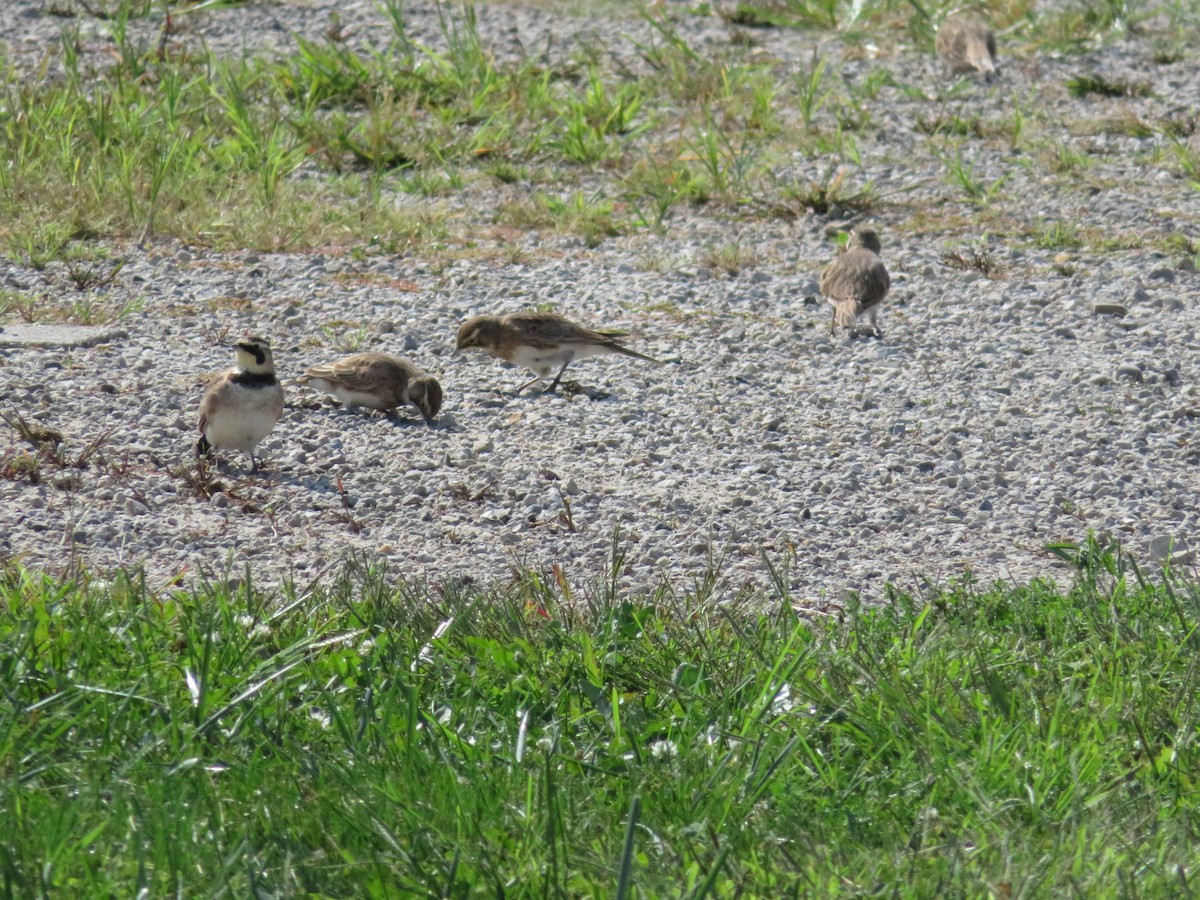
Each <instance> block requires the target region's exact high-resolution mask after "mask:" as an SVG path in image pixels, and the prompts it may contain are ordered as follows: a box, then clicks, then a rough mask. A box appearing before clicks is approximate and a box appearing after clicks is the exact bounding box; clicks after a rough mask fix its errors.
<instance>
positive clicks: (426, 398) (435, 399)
mask: <svg viewBox="0 0 1200 900" xmlns="http://www.w3.org/2000/svg"><path fill="white" fill-rule="evenodd" d="M301 381H302V382H303V383H307V384H309V385H311V386H312V387H314V388H316V389H317V390H319V391H324V392H325V393H327V394H332V395H333V396H334V397H336V398H337V399H338V400H341V401H342V402H343V403H345V404H346V405H347V406H365V407H367V408H368V409H378V410H382V411H383V412H385V413H387V415H388V416H393V415H395V414H396V407H398V406H403V405H405V404H409V405H411V406H413V407H415V408H416V410H417V412H419V413H420V414H421V417H422V418H423V419H424V420H425V424H426V425H428V426H430V427H433V420H434V416H436V415H437V414H438V410H440V409H441V408H442V386H441V385H440V384H438V381H437V379H436V378H434V377H433V376H432V375H430V374H429V373H428V372H425V371H424V370H423V369H419V368H417V367H416V366H414V365H413V364H412V363H410V362H409V361H408V360H406V359H400V358H399V357H397V356H389V355H388V354H386V353H374V352H369V353H355V354H352V355H351V356H347V357H345V358H343V359H339V360H338V361H337V362H332V363H328V364H327V365H323V366H313V367H312V368H311V369H309V370H308V371H307V372H305V373H304V377H303V378H302V379H301Z"/></svg>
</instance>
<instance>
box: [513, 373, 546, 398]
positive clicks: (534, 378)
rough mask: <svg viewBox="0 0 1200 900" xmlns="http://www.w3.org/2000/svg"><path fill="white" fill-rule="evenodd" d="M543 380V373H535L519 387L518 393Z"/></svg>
mask: <svg viewBox="0 0 1200 900" xmlns="http://www.w3.org/2000/svg"><path fill="white" fill-rule="evenodd" d="M541 380H542V376H541V375H535V376H534V377H533V378H531V379H529V380H528V381H527V382H525V383H524V384H523V385H521V386H520V387H519V388H517V394H520V393H521V391H523V390H525V388H527V387H529V386H530V385H531V384H537V383H538V382H539V381H541ZM514 396H516V395H514Z"/></svg>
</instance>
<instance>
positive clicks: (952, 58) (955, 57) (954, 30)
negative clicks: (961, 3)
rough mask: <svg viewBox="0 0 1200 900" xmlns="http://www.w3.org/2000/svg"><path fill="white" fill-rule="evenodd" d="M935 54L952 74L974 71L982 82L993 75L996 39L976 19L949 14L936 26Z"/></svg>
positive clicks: (994, 71) (988, 29)
mask: <svg viewBox="0 0 1200 900" xmlns="http://www.w3.org/2000/svg"><path fill="white" fill-rule="evenodd" d="M934 44H935V46H936V48H937V55H938V56H939V57H941V60H942V62H944V63H945V64H946V65H947V66H949V67H950V71H952V72H954V73H956V74H962V73H965V72H970V71H972V70H975V71H978V72H979V73H980V74H981V75H982V76H983V78H984V80H985V81H991V80H992V76H993V75H995V74H996V38H995V37H994V36H993V35H992V31H991V29H990V28H988V27H987V26H986V25H984V24H983V23H982V22H980V21H979V20H978V19H971V18H966V17H963V16H953V17H951V18H949V19H947V20H946V21H945V22H943V23H942V24H941V27H940V28H938V32H937V40H936V41H935V42H934Z"/></svg>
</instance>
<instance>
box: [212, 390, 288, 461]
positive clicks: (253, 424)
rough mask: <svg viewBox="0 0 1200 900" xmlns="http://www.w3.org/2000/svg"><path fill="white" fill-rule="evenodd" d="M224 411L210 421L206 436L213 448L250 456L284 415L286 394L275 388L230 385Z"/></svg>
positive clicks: (225, 395) (217, 413)
mask: <svg viewBox="0 0 1200 900" xmlns="http://www.w3.org/2000/svg"><path fill="white" fill-rule="evenodd" d="M222 401H223V402H222V404H221V408H220V409H219V410H217V411H216V413H215V414H213V415H210V416H209V417H208V422H207V424H206V425H205V428H204V436H205V437H206V438H207V439H208V442H209V443H210V444H212V445H213V446H214V447H218V448H220V449H223V450H242V451H245V452H246V453H249V452H251V451H252V450H253V449H254V448H255V447H257V446H258V445H259V443H261V442H262V439H263V438H265V437H266V436H267V435H268V434H270V433H271V429H272V428H274V427H275V423H276V422H277V421H278V420H279V416H280V414H281V413H282V411H283V392H282V391H281V390H280V389H279V388H278V387H276V388H275V389H274V390H272V389H269V388H245V387H241V386H240V385H230V386H229V387H228V389H227V390H226V392H225V394H224V396H223V397H222Z"/></svg>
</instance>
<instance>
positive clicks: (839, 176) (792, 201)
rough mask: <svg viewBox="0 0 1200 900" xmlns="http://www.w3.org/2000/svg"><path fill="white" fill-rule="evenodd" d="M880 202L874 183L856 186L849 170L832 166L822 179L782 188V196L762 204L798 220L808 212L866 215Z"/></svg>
mask: <svg viewBox="0 0 1200 900" xmlns="http://www.w3.org/2000/svg"><path fill="white" fill-rule="evenodd" d="M878 203H879V198H878V196H877V195H876V193H875V188H874V186H873V185H872V184H871V183H870V182H867V183H866V184H863V185H855V184H854V183H853V182H851V181H850V178H849V171H848V170H847V169H846V168H844V167H842V166H839V165H836V164H832V165H829V166H827V167H826V169H825V171H824V172H823V173H822V174H821V177H820V178H819V179H816V180H809V181H800V182H787V183H782V184H780V185H778V195H777V196H776V197H774V198H768V199H766V200H762V201H760V202H759V204H758V205H759V207H760V208H762V209H765V210H766V211H767V212H768V213H769V214H771V215H776V216H781V217H784V218H798V217H799V216H801V215H803V214H804V213H805V212H813V213H816V214H817V215H825V214H827V213H829V212H830V211H831V210H838V211H839V214H842V215H844V214H848V213H865V212H869V211H871V210H872V209H874V208H876V206H877V205H878Z"/></svg>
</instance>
